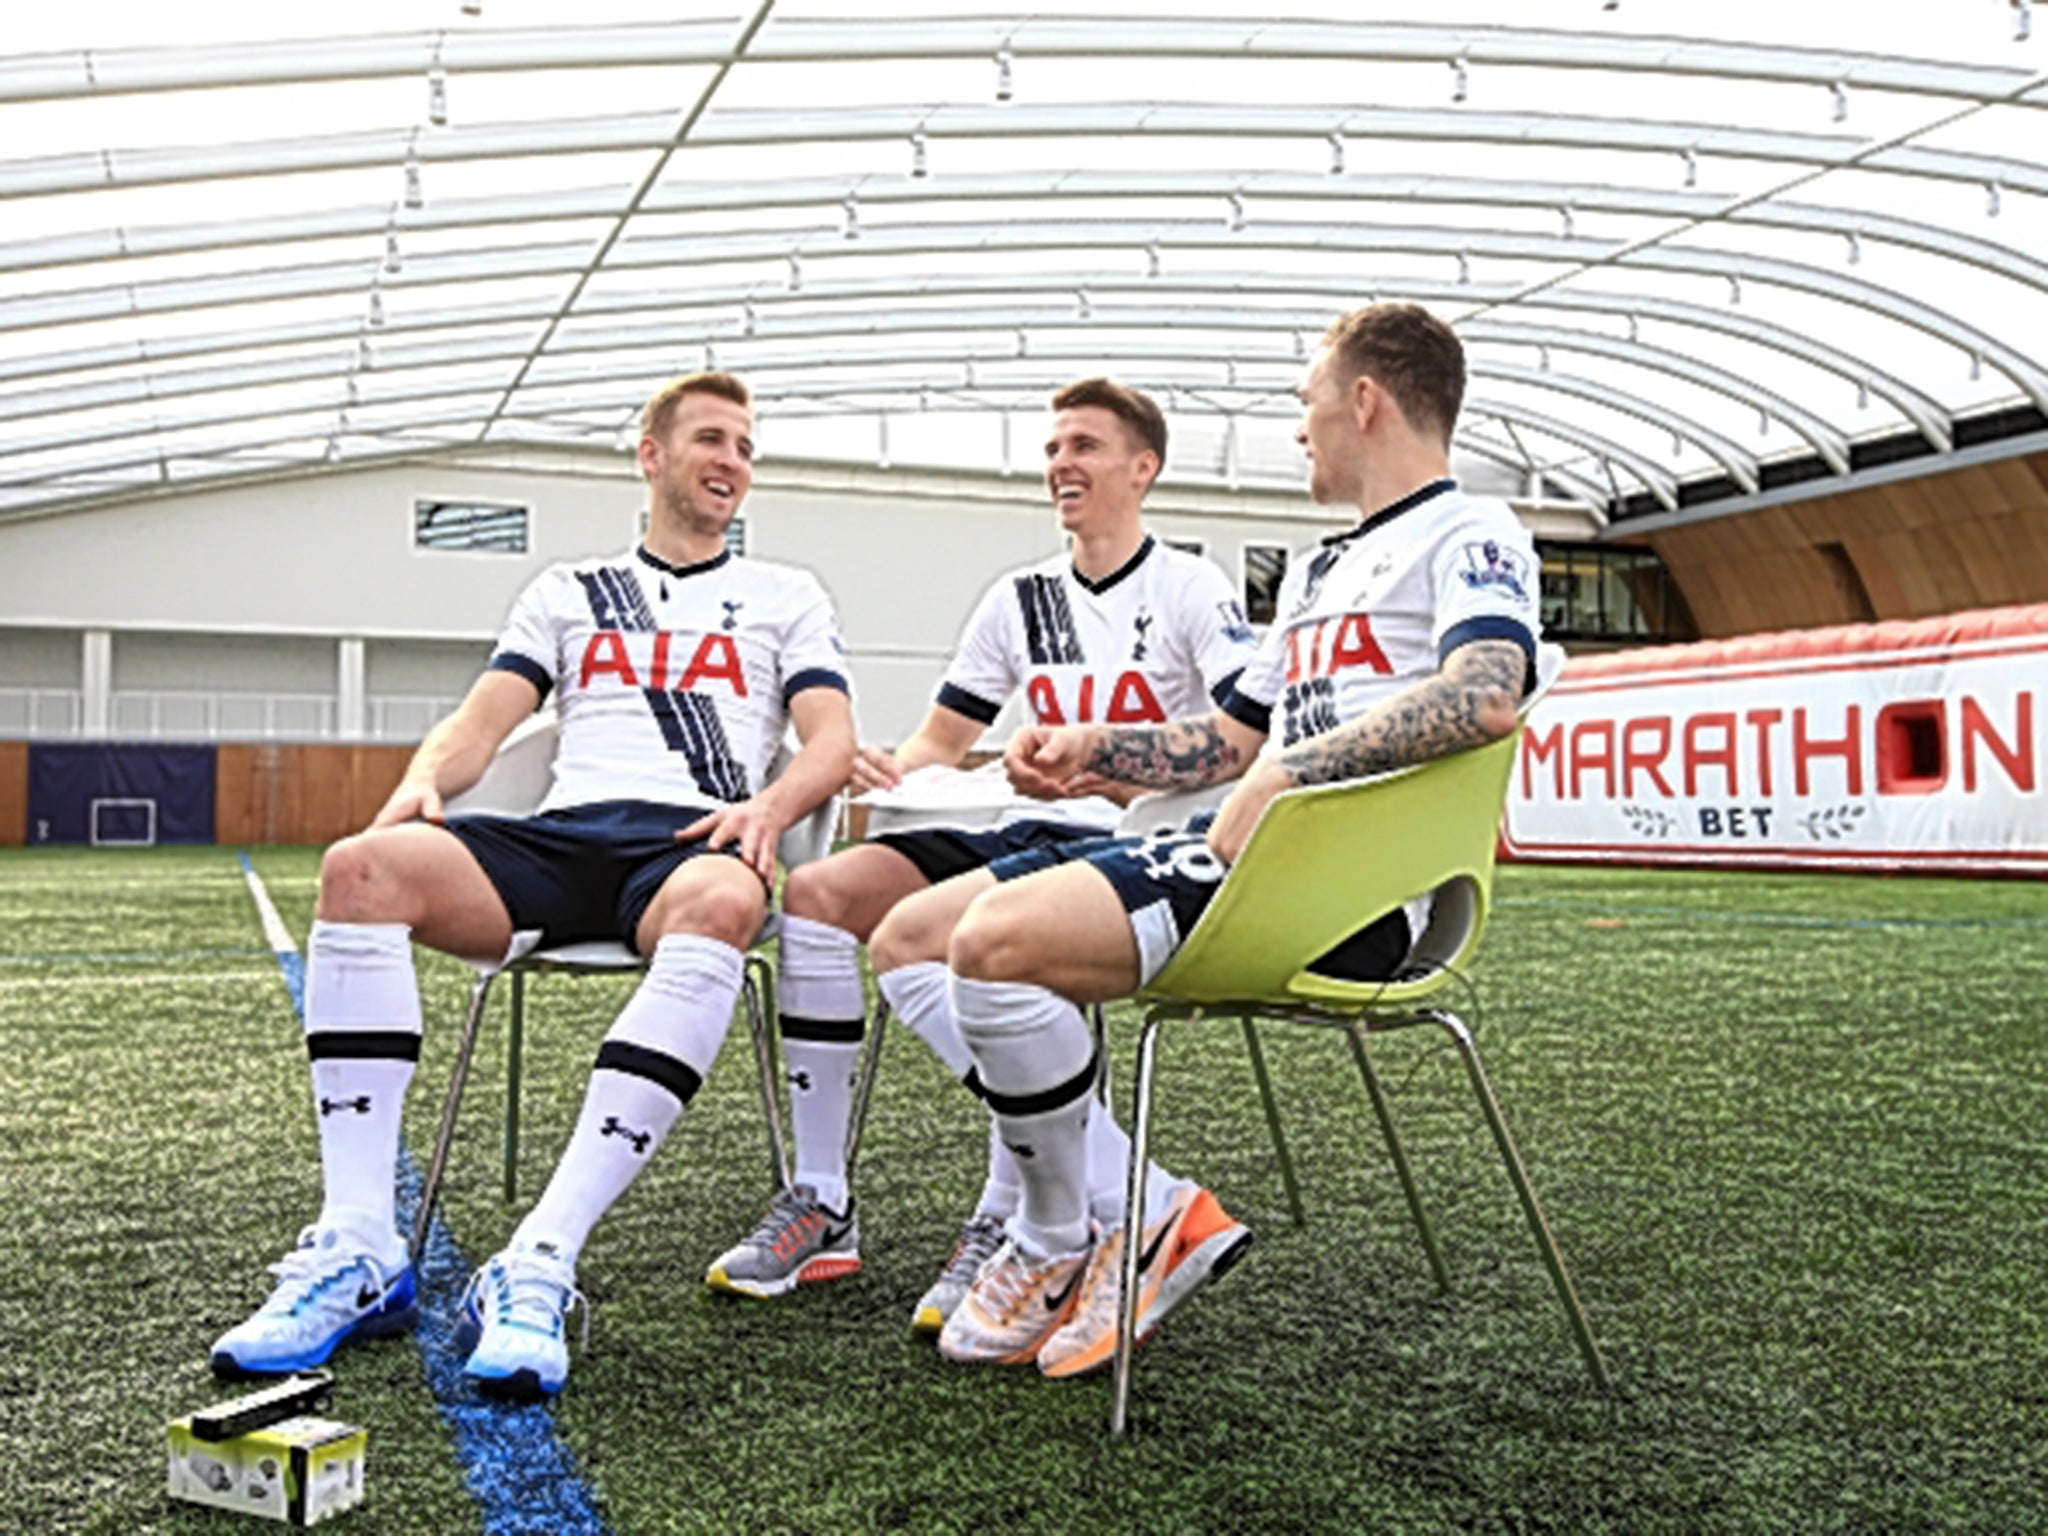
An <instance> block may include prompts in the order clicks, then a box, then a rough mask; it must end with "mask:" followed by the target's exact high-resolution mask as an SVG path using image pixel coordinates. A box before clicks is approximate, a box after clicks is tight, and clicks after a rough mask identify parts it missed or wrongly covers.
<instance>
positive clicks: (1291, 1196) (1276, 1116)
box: [1237, 1013, 1308, 1227]
mask: <svg viewBox="0 0 2048 1536" xmlns="http://www.w3.org/2000/svg"><path fill="white" fill-rule="evenodd" d="M1237 1022H1238V1023H1240V1024H1242V1025H1243V1026H1244V1048H1245V1050H1246V1051H1247V1052H1249V1053H1250V1055H1251V1058H1252V1076H1253V1077H1255V1078H1256V1079H1258V1084H1259V1103H1260V1104H1261V1105H1263V1106H1264V1107H1265V1111H1266V1129H1267V1130H1268V1131H1270V1132H1272V1135H1273V1152H1274V1155H1275V1156H1277V1157H1278V1158H1279V1159H1280V1182H1281V1183H1282V1184H1284V1185H1286V1186H1287V1214H1288V1215H1290V1216H1292V1217H1293V1218H1294V1224H1295V1225H1296V1226H1297V1227H1300V1226H1306V1225H1307V1224H1308V1216H1307V1214H1306V1213H1305V1212H1304V1211H1303V1210H1302V1207H1301V1185H1300V1183H1299V1182H1298V1181H1297V1180H1296V1179H1295V1177H1294V1158H1293V1157H1292V1156H1291V1155H1290V1154H1289V1153H1288V1150H1287V1133H1286V1132H1285V1131H1283V1130H1282V1129H1281V1128H1280V1103H1279V1101H1278V1100H1277V1099H1275V1098H1274V1097H1273V1079H1272V1076H1271V1074H1269V1073H1268V1072H1267V1071H1266V1052H1265V1048H1264V1047H1263V1046H1261V1045H1260V1044H1259V1032H1258V1030H1257V1029H1255V1028H1253V1027H1252V1019H1251V1015H1250V1014H1248V1013H1246V1014H1239V1015H1238V1020H1237Z"/></svg>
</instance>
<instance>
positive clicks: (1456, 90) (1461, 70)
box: [1451, 53, 1472, 101]
mask: <svg viewBox="0 0 2048 1536" xmlns="http://www.w3.org/2000/svg"><path fill="white" fill-rule="evenodd" d="M1471 84H1472V70H1471V67H1470V66H1469V65H1468V64H1466V62H1465V55H1463V54H1462V53H1461V54H1459V55H1458V56H1457V57H1456V58H1455V59H1453V60H1451V100H1452V101H1463V100H1464V99H1465V95H1466V93H1467V91H1468V90H1469V89H1470V88H1471Z"/></svg>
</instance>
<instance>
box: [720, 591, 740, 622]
mask: <svg viewBox="0 0 2048 1536" xmlns="http://www.w3.org/2000/svg"><path fill="white" fill-rule="evenodd" d="M723 607H724V608H725V625H724V627H725V628H727V629H738V628H739V627H740V619H739V613H740V604H739V603H738V602H735V601H734V600H733V599H731V598H727V599H725V601H724V603H723Z"/></svg>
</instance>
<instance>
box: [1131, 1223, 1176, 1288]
mask: <svg viewBox="0 0 2048 1536" xmlns="http://www.w3.org/2000/svg"><path fill="white" fill-rule="evenodd" d="M1179 1225H1180V1223H1179V1222H1177V1221H1169V1222H1167V1223H1166V1224H1165V1225H1163V1226H1161V1227H1160V1229H1159V1235H1158V1236H1157V1237H1155V1238H1153V1239H1152V1241H1151V1242H1150V1243H1148V1244H1147V1245H1146V1247H1145V1251H1144V1252H1143V1253H1141V1254H1139V1255H1138V1273H1139V1274H1141V1275H1142V1274H1144V1273H1145V1272H1146V1271H1147V1270H1149V1269H1151V1267H1152V1261H1153V1260H1154V1259H1156V1258H1158V1257H1159V1250H1160V1249H1161V1248H1164V1247H1165V1246H1166V1240H1167V1239H1168V1238H1169V1237H1171V1236H1173V1229H1174V1228H1175V1227H1177V1226H1179Z"/></svg>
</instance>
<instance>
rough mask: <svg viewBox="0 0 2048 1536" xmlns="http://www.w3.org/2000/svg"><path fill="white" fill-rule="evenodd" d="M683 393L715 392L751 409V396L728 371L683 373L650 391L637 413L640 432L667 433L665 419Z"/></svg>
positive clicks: (661, 434)
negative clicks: (650, 393) (650, 396)
mask: <svg viewBox="0 0 2048 1536" xmlns="http://www.w3.org/2000/svg"><path fill="white" fill-rule="evenodd" d="M685 395H716V396H718V398H719V399H721V400H730V401H731V402H732V403H733V404H734V405H738V406H744V407H745V408H746V409H748V410H750V411H751V410H752V409H753V408H754V397H753V395H752V393H751V392H749V390H748V389H747V386H746V384H745V383H744V382H742V381H741V380H740V379H738V378H736V377H735V376H734V375H732V374H730V373H686V374H683V375H682V376H681V377H680V378H674V379H670V380H669V381H668V382H667V383H666V384H664V385H662V386H661V388H660V389H658V390H656V391H655V392H654V397H653V398H652V399H651V400H649V401H648V402H647V405H646V407H645V409H643V410H642V411H641V412H640V435H641V436H642V437H652V438H655V439H660V438H661V437H663V436H665V435H667V432H668V424H669V418H670V417H672V416H674V415H675V412H676V404H677V402H679V401H680V400H681V399H682V398H683V396H685Z"/></svg>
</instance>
